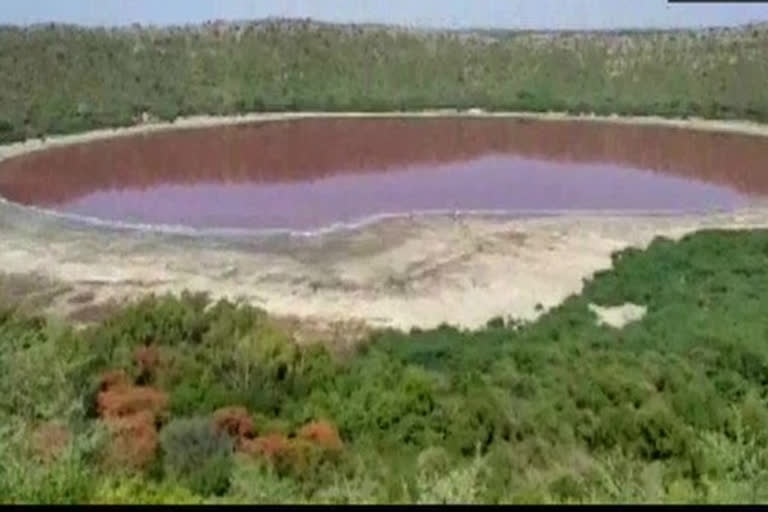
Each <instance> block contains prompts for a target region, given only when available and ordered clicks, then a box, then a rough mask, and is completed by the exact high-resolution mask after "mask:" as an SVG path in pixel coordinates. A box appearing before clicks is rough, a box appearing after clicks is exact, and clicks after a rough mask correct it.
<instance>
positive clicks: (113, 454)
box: [106, 411, 158, 468]
mask: <svg viewBox="0 0 768 512" xmlns="http://www.w3.org/2000/svg"><path fill="white" fill-rule="evenodd" d="M106 424H107V427H108V428H109V430H110V432H111V433H112V442H111V443H110V445H109V448H108V451H107V458H106V461H107V463H108V464H110V465H114V466H117V467H126V466H127V467H131V468H142V467H145V466H146V465H147V464H149V463H150V462H152V460H153V459H154V458H155V452H156V451H157V445H158V436H157V429H156V428H155V416H154V414H153V413H152V412H151V411H139V412H137V413H135V414H131V415H129V416H125V417H120V418H110V419H108V420H107V421H106Z"/></svg>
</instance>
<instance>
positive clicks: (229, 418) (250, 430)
mask: <svg viewBox="0 0 768 512" xmlns="http://www.w3.org/2000/svg"><path fill="white" fill-rule="evenodd" d="M213 424H214V425H215V426H216V429H217V430H219V431H220V432H226V433H227V434H228V435H229V436H230V437H233V438H235V443H236V445H238V446H239V445H240V444H241V443H242V442H243V441H244V440H247V439H252V438H253V436H254V435H255V433H256V432H255V429H254V426H253V420H251V416H250V415H249V414H248V410H247V409H246V408H245V407H224V408H221V409H219V410H217V411H216V412H214V413H213Z"/></svg>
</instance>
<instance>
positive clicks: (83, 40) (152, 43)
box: [0, 20, 768, 142]
mask: <svg viewBox="0 0 768 512" xmlns="http://www.w3.org/2000/svg"><path fill="white" fill-rule="evenodd" d="M766 55H768V28H767V27H766V26H765V25H758V26H747V27H742V28H739V29H718V30H702V31H668V32H659V31H656V32H638V31H624V32H604V33H584V32H563V33H531V32H500V31H476V32H471V33H470V32H461V31H446V32H437V31H416V30H406V29H398V28H390V27H384V26H378V25H366V26H354V25H331V24H322V23H315V22H309V21H285V20H283V21H281V20H270V21H266V22H248V23H229V24H223V23H209V24H205V25H201V26H185V27H169V28H143V27H139V26H134V27H130V28H119V29H105V28H82V27H76V26H70V25H66V26H65V25H53V24H48V25H38V26H33V27H27V28H21V27H11V26H5V27H0V141H3V142H10V141H17V140H23V139H25V138H29V137H39V136H45V135H48V134H56V133H70V132H78V131H83V130H89V129H95V128H101V127H111V126H123V125H131V124H134V123H137V122H140V121H141V120H142V119H144V120H147V119H161V120H173V119H175V118H176V117H178V116H184V115H200V114H210V115H224V114H234V113H242V112H251V111H300V110H323V111H335V110H354V111H390V110H418V109H426V108H459V109H462V108H472V107H478V108H484V109H487V110H527V111H548V110H557V111H569V112H594V113H598V114H609V113H618V114H627V115H641V114H649V115H662V116H700V117H717V118H745V119H753V120H766V119H768V87H766V84H768V59H766V58H765V56H766Z"/></svg>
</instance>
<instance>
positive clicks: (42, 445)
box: [32, 423, 72, 462]
mask: <svg viewBox="0 0 768 512" xmlns="http://www.w3.org/2000/svg"><path fill="white" fill-rule="evenodd" d="M71 440H72V433H71V432H70V431H69V429H67V428H66V427H64V426H62V425H58V424H56V423H43V424H42V425H40V426H39V427H37V428H36V429H35V431H34V432H33V433H32V451H33V452H34V454H35V455H36V456H37V457H39V458H40V459H41V460H42V461H43V462H51V461H53V460H54V459H56V458H57V457H58V456H59V455H60V454H61V452H62V451H63V450H64V448H66V447H67V445H68V444H69V443H70V441H71Z"/></svg>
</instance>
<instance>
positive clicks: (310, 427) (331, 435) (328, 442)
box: [298, 421, 344, 451]
mask: <svg viewBox="0 0 768 512" xmlns="http://www.w3.org/2000/svg"><path fill="white" fill-rule="evenodd" d="M298 438H299V439H304V440H306V441H309V442H311V443H313V444H315V445H317V446H319V447H321V448H324V449H326V450H331V451H338V450H341V449H342V448H343V447H344V443H342V441H341V437H340V436H339V431H338V430H337V429H336V426H335V425H333V424H332V423H330V422H327V421H313V422H311V423H307V424H306V425H304V426H303V427H301V429H300V430H299V432H298Z"/></svg>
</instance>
